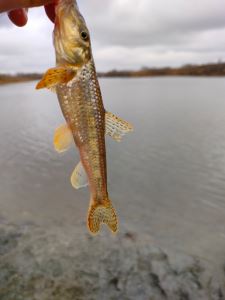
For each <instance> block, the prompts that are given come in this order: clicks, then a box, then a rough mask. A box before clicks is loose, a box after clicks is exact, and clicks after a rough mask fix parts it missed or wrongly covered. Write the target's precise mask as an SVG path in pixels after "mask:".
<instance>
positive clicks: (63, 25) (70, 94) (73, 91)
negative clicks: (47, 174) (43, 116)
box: [36, 0, 133, 234]
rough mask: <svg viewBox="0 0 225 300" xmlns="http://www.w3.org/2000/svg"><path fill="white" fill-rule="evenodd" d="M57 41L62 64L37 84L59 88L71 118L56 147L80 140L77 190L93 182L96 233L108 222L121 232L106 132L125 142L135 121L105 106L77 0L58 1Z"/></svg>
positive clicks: (90, 222)
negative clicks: (109, 173) (109, 186)
mask: <svg viewBox="0 0 225 300" xmlns="http://www.w3.org/2000/svg"><path fill="white" fill-rule="evenodd" d="M53 41H54V48H55V55H56V66H55V67H53V68H50V69H49V70H47V71H46V73H45V74H44V75H43V77H42V79H41V80H40V81H39V82H38V84H37V86H36V89H43V88H48V89H50V90H53V91H55V92H56V94H57V97H58V101H59V105H60V107H61V110H62V113H63V116H64V118H65V121H66V123H65V124H63V125H61V126H59V127H58V128H57V129H56V130H55V134H54V147H55V149H56V151H58V152H64V151H66V150H67V149H68V148H69V147H70V145H71V144H72V143H73V142H75V145H76V147H77V149H78V151H79V155H80V162H79V163H78V165H77V166H76V167H75V169H74V171H73V173H72V176H71V183H72V186H73V187H74V188H75V189H79V188H82V187H85V186H87V185H89V187H90V195H91V196H90V205H89V209H88V216H87V226H88V228H89V230H90V232H91V233H92V234H97V233H98V232H99V230H100V227H101V225H102V224H106V225H108V227H109V229H110V230H111V232H112V233H116V232H117V230H118V218H117V214H116V211H115V209H114V207H113V205H112V201H111V199H110V197H109V194H108V189H107V163H106V146H105V135H108V136H110V137H112V138H113V139H114V140H116V141H118V142H119V141H121V139H122V137H123V136H124V135H125V134H126V133H128V132H131V131H132V130H133V126H132V125H131V124H130V123H129V122H127V121H124V120H123V119H121V118H120V117H117V116H116V115H114V114H113V113H111V112H108V111H107V110H105V108H104V104H103V100H102V94H101V90H100V85H99V82H98V78H97V73H96V68H95V63H94V59H93V55H92V47H91V39H90V32H89V30H88V28H87V25H86V23H85V20H84V18H83V16H82V15H81V13H80V11H79V8H78V5H77V2H76V1H75V0H58V1H57V4H56V19H55V27H54V32H53Z"/></svg>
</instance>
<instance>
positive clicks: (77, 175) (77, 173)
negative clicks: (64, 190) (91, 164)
mask: <svg viewBox="0 0 225 300" xmlns="http://www.w3.org/2000/svg"><path fill="white" fill-rule="evenodd" d="M70 180H71V184H72V186H73V187H74V188H75V189H76V190H78V189H80V188H82V187H85V186H87V185H88V178H87V174H86V172H85V170H84V167H83V164H82V163H81V162H79V163H78V165H77V166H76V168H75V169H74V171H73V173H72V175H71V179H70Z"/></svg>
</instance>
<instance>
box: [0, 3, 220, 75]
mask: <svg viewBox="0 0 225 300" xmlns="http://www.w3.org/2000/svg"><path fill="white" fill-rule="evenodd" d="M78 4H79V7H80V10H81V12H82V14H83V16H84V17H85V19H86V22H87V24H88V27H89V30H90V32H91V40H92V46H93V54H94V58H95V62H96V66H97V69H98V71H106V70H111V69H115V68H116V69H138V68H141V67H144V66H149V67H160V66H180V65H183V64H187V63H206V62H217V61H218V60H223V61H225V0H78ZM52 30H53V24H52V23H50V21H49V20H48V19H47V18H46V17H45V15H44V10H43V8H35V9H31V10H30V13H29V23H28V25H27V26H25V27H24V28H16V27H15V26H13V25H11V24H10V22H9V21H8V19H7V18H6V16H4V15H2V14H1V15H0V37H1V39H0V72H1V73H2V72H43V71H45V70H46V69H48V68H49V67H51V66H53V65H54V49H53V46H52Z"/></svg>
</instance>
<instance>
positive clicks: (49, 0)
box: [0, 0, 55, 26]
mask: <svg viewBox="0 0 225 300" xmlns="http://www.w3.org/2000/svg"><path fill="white" fill-rule="evenodd" d="M53 2H54V1H53V0H0V13H2V12H8V16H9V19H10V20H11V21H12V22H13V23H14V24H15V25H17V26H24V25H25V24H26V23H27V11H28V8H29V7H34V6H42V5H44V6H45V11H46V14H47V16H48V17H49V19H50V20H51V21H52V22H53V23H54V20H55V6H54V3H53Z"/></svg>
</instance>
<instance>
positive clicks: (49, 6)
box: [45, 3, 55, 23]
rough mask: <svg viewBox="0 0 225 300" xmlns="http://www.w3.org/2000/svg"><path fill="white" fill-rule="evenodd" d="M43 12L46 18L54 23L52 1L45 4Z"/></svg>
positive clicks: (53, 5)
mask: <svg viewBox="0 0 225 300" xmlns="http://www.w3.org/2000/svg"><path fill="white" fill-rule="evenodd" d="M45 12H46V15H47V16H48V18H49V19H50V20H51V21H52V22H53V23H55V4H54V3H50V4H47V5H45Z"/></svg>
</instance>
